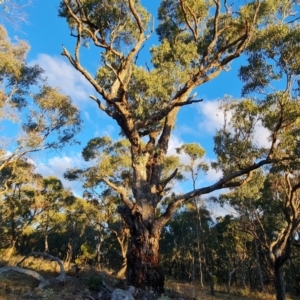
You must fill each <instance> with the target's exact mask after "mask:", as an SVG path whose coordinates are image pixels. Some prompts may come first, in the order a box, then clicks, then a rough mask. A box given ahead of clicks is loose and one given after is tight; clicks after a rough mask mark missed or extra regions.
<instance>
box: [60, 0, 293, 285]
mask: <svg viewBox="0 0 300 300" xmlns="http://www.w3.org/2000/svg"><path fill="white" fill-rule="evenodd" d="M296 2H297V1H287V0H286V1H273V0H272V1H271V0H264V1H263V0H254V1H250V0H249V1H244V4H243V5H241V6H238V5H237V4H235V3H234V4H233V5H229V4H228V2H227V1H226V0H224V1H221V0H196V1H195V0H193V1H192V0H165V1H161V2H160V5H159V7H158V19H159V24H158V27H157V28H156V33H157V36H158V39H159V45H158V46H154V47H152V48H151V49H150V55H151V68H150V67H149V66H148V67H145V68H144V67H141V66H139V65H138V64H137V61H138V56H139V54H140V52H141V51H142V50H144V49H143V47H144V45H145V42H146V41H147V39H148V38H149V37H150V35H151V33H152V32H153V30H152V29H151V28H152V27H153V21H151V17H150V15H149V13H148V12H147V10H146V9H145V7H143V6H142V4H141V3H140V1H134V0H119V1H116V0H110V1H107V0H101V1H99V0H63V1H61V6H60V15H61V16H62V17H65V18H66V20H67V22H68V24H69V26H70V29H71V35H72V36H73V37H74V38H75V40H76V45H75V49H74V52H73V53H71V52H69V50H68V49H66V48H63V52H62V55H64V56H65V57H66V58H67V59H68V60H69V62H70V63H71V64H72V65H73V67H74V68H75V69H77V70H78V71H79V72H80V73H81V74H83V76H85V78H86V79H87V80H88V81H89V82H90V84H91V85H92V86H93V87H94V89H95V95H91V96H90V98H91V99H92V100H93V101H95V103H96V105H97V106H98V108H99V109H100V110H102V111H103V112H104V113H105V114H107V115H108V116H109V117H111V118H112V119H114V120H115V121H116V122H117V124H118V126H119V127H120V129H121V133H122V135H123V136H124V137H125V138H126V139H127V140H128V141H129V143H130V159H131V169H132V184H131V192H130V193H128V191H127V189H126V188H124V186H123V181H122V179H120V180H116V178H114V177H113V176H110V175H109V174H108V175H107V176H105V174H102V177H101V178H99V180H101V181H102V182H103V183H105V184H106V185H107V186H108V187H110V188H111V189H113V190H115V192H117V193H118V194H119V195H120V199H121V200H122V204H123V205H122V207H121V208H120V209H119V211H120V212H121V214H122V217H123V219H124V220H125V221H126V223H127V225H128V227H129V228H130V234H131V241H130V242H131V244H130V247H129V251H128V268H127V277H128V279H129V281H130V283H131V284H133V285H135V286H148V287H149V286H151V287H153V288H155V289H157V290H162V289H163V285H164V276H163V273H162V271H161V268H160V266H159V256H158V252H159V239H160V234H161V230H162V228H163V227H164V225H165V224H166V223H167V222H168V221H169V220H170V218H171V217H172V215H173V214H174V212H175V211H176V209H177V208H178V207H179V206H180V205H181V204H182V203H184V202H186V201H188V200H190V199H193V198H194V197H196V196H200V195H203V194H208V193H210V192H212V191H215V190H218V189H223V188H233V187H237V186H240V185H242V184H244V183H246V182H248V181H249V180H250V179H251V177H252V174H253V172H254V170H256V169H258V168H260V167H262V166H264V165H267V164H271V163H273V162H277V161H279V160H285V159H287V160H288V159H291V156H289V155H282V156H281V157H279V156H276V155H272V154H273V152H274V151H273V152H272V149H273V148H274V147H275V144H276V137H275V138H274V140H273V142H272V143H271V146H270V147H271V148H270V149H269V151H266V150H265V149H263V150H262V149H260V150H257V147H256V145H255V140H254V137H253V136H254V133H253V128H252V127H253V126H252V125H253V124H252V123H251V124H250V125H251V126H250V127H249V126H248V125H249V124H246V122H244V123H242V124H241V126H240V128H237V127H236V130H235V131H234V130H233V133H232V134H231V135H230V134H229V133H228V132H227V131H226V130H223V131H222V130H221V131H220V132H219V133H218V135H217V136H216V154H217V157H218V161H217V162H216V164H214V167H218V168H220V169H222V170H223V169H224V170H223V174H224V175H223V177H222V178H221V179H220V180H218V181H217V182H216V183H214V184H212V185H210V186H205V187H197V188H195V189H194V190H192V191H190V192H187V193H184V194H172V195H168V197H167V196H166V194H165V191H166V189H167V188H168V187H169V186H170V184H171V183H172V182H174V180H175V177H176V174H177V170H176V169H174V171H173V172H172V174H170V175H169V176H163V165H164V161H165V159H166V155H167V151H168V148H169V141H170V137H171V134H172V130H173V128H174V126H175V124H176V116H177V114H178V112H179V110H180V108H182V107H184V106H186V105H191V104H193V103H197V102H200V101H201V99H194V98H193V96H191V95H193V93H194V92H193V91H194V89H195V88H197V87H199V86H201V85H202V84H204V83H205V82H208V81H210V80H212V79H214V78H215V77H217V76H218V75H219V74H220V73H221V72H222V71H223V70H224V69H225V70H228V64H230V63H231V62H232V61H233V60H235V59H237V58H238V57H239V56H240V55H241V54H242V53H243V52H245V50H246V49H247V48H248V47H249V46H250V45H251V44H252V43H253V42H254V41H255V40H256V37H257V35H258V34H259V32H261V31H267V30H269V28H274V30H275V29H276V28H279V26H280V24H283V23H285V22H287V21H286V18H292V16H293V8H294V6H295V5H296V4H297V3H296ZM288 21H289V22H290V19H289V20H288ZM90 45H93V46H95V48H96V49H98V50H99V53H100V57H101V59H100V65H99V68H98V69H97V71H96V74H95V75H93V73H91V72H90V71H88V70H87V69H86V68H85V67H84V65H83V63H82V60H81V53H82V46H90ZM96 59H97V61H98V57H96ZM253 113H254V112H253ZM276 117H277V115H276V116H275V118H276ZM245 118H246V119H248V120H250V121H251V113H249V110H247V109H246V113H245ZM249 118H250V119H249ZM279 127H280V125H279ZM268 128H269V127H268ZM280 128H281V127H280ZM274 130H277V129H274V128H270V131H271V135H272V132H274ZM239 133H243V134H239ZM273 136H274V135H273ZM145 141H146V142H145ZM243 141H245V143H244V144H243ZM235 145H236V146H237V148H238V149H239V150H238V151H240V150H241V149H242V145H246V146H247V151H248V152H251V156H249V157H247V159H242V158H241V160H242V161H241V164H239V165H237V164H234V160H233V156H234V154H235V153H234V149H235ZM251 149H254V151H251ZM226 151H229V152H228V154H226ZM160 204H163V205H162V206H161V207H164V208H165V210H164V211H162V213H158V212H157V207H158V205H160Z"/></svg>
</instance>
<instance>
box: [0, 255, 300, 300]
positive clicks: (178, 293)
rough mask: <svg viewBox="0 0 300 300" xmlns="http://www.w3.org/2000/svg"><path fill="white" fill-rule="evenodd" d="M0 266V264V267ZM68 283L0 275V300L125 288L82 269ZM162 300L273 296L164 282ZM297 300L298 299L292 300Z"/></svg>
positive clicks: (80, 297)
mask: <svg viewBox="0 0 300 300" xmlns="http://www.w3.org/2000/svg"><path fill="white" fill-rule="evenodd" d="M20 259H21V258H20V257H14V258H12V259H11V260H10V262H9V265H16V263H17V262H18V261H20ZM3 265H4V263H3V262H2V263H1V262H0V266H3ZM23 267H25V268H28V269H32V270H35V271H37V272H39V273H40V274H41V275H42V276H44V277H45V278H46V279H49V278H54V277H56V276H57V275H58V274H59V267H58V266H57V263H56V262H50V261H47V260H43V259H36V258H29V259H28V260H26V261H25V263H24V264H23ZM66 271H67V273H68V275H69V276H72V280H71V281H70V282H68V283H67V284H65V285H59V284H57V283H56V284H50V285H49V286H48V287H47V288H44V289H38V288H37V286H38V282H37V280H35V279H34V278H32V277H29V276H26V275H25V274H20V273H16V272H7V273H5V274H2V275H0V300H20V299H28V300H29V299H31V300H42V299H45V300H46V299H47V300H84V299H88V298H86V296H92V297H93V298H94V299H97V294H98V292H99V289H98V288H97V287H98V285H99V282H100V281H101V280H105V282H106V283H107V284H108V285H110V286H113V287H120V288H123V287H125V283H124V282H122V281H120V280H118V279H117V278H115V277H114V276H112V275H111V272H101V273H99V272H96V271H95V270H94V269H92V268H90V269H85V270H83V271H81V272H80V273H79V277H76V276H75V274H74V272H73V271H72V270H66ZM164 296H165V298H164V299H170V300H171V299H178V298H183V299H185V300H200V299H201V300H217V299H220V300H221V299H223V300H275V296H274V295H269V294H262V293H252V294H251V293H250V291H246V290H235V291H233V292H232V295H228V294H226V293H221V292H220V291H218V292H216V294H215V296H214V297H213V296H211V295H210V294H209V289H208V288H201V287H200V286H199V285H197V284H191V283H183V282H178V281H175V280H170V279H169V280H167V281H166V292H165V295H164ZM101 299H103V300H108V299H109V296H108V295H105V294H103V298H101ZM293 299H295V300H296V299H298V300H300V298H293ZM136 300H139V299H136Z"/></svg>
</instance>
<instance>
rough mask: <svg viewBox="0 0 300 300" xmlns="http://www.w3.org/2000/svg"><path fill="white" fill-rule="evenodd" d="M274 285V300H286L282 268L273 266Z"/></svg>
mask: <svg viewBox="0 0 300 300" xmlns="http://www.w3.org/2000/svg"><path fill="white" fill-rule="evenodd" d="M274 285H275V289H276V300H286V291H285V285H284V278H283V269H282V266H276V265H275V267H274Z"/></svg>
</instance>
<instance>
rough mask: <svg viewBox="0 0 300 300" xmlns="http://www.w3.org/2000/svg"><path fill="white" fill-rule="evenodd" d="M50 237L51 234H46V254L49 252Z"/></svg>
mask: <svg viewBox="0 0 300 300" xmlns="http://www.w3.org/2000/svg"><path fill="white" fill-rule="evenodd" d="M48 236H49V233H48V232H46V233H45V241H44V244H45V250H44V252H46V253H48V252H49V243H48Z"/></svg>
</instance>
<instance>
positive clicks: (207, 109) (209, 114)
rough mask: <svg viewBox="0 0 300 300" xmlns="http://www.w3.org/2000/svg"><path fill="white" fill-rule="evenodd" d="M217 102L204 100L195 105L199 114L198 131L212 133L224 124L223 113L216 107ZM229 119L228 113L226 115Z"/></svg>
mask: <svg viewBox="0 0 300 300" xmlns="http://www.w3.org/2000/svg"><path fill="white" fill-rule="evenodd" d="M218 106H219V102H218V101H217V100H214V101H204V102H202V103H201V105H197V110H198V112H199V114H200V116H201V120H202V121H201V122H199V124H198V127H199V129H200V132H203V133H205V134H211V135H213V134H214V133H215V132H216V130H217V129H220V128H221V127H222V126H223V124H224V113H223V112H222V111H220V110H219V109H218ZM228 117H229V119H230V117H231V116H230V115H229V116H228Z"/></svg>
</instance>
